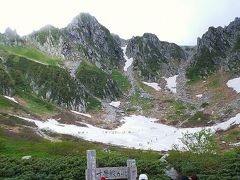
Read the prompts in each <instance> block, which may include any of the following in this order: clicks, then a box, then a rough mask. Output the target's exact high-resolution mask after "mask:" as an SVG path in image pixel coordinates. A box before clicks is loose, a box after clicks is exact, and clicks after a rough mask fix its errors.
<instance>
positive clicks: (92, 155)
mask: <svg viewBox="0 0 240 180" xmlns="http://www.w3.org/2000/svg"><path fill="white" fill-rule="evenodd" d="M85 174H86V180H96V150H87V169H86V172H85Z"/></svg>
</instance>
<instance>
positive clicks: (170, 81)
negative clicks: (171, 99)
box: [163, 75, 178, 94]
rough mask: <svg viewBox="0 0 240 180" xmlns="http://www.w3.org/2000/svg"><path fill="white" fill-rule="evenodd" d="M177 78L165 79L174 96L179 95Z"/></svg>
mask: <svg viewBox="0 0 240 180" xmlns="http://www.w3.org/2000/svg"><path fill="white" fill-rule="evenodd" d="M177 77H178V75H175V76H171V77H169V78H165V77H163V78H164V79H165V80H166V81H167V85H166V87H167V88H168V89H169V90H170V91H171V92H172V93H174V94H175V93H177Z"/></svg>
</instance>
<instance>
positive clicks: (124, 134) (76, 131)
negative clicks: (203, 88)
mask: <svg viewBox="0 0 240 180" xmlns="http://www.w3.org/2000/svg"><path fill="white" fill-rule="evenodd" d="M19 118H22V119H24V120H26V121H30V122H34V123H35V124H36V125H37V126H38V128H39V129H40V130H42V129H44V130H49V131H52V132H56V133H60V134H67V135H72V136H75V137H78V138H82V139H85V140H88V141H94V142H101V143H105V144H112V145H118V146H123V147H128V148H136V149H145V150H150V149H151V150H156V151H161V150H164V151H167V150H170V149H172V146H173V145H174V144H177V145H179V147H180V148H181V147H183V144H182V143H181V141H180V139H179V138H181V137H182V135H183V134H184V133H194V132H199V131H200V130H202V129H203V127H199V128H176V127H173V126H168V125H164V124H160V123H155V121H157V119H154V118H147V117H144V116H136V115H132V116H128V117H124V118H123V119H122V121H123V122H124V123H123V125H122V126H120V127H118V128H116V129H114V130H107V129H102V128H98V127H94V126H92V125H90V124H85V125H86V126H87V127H81V126H76V125H69V124H60V123H59V122H57V121H56V120H54V119H49V120H48V121H46V122H42V121H39V120H33V119H29V118H23V117H19ZM236 124H240V113H239V114H237V115H236V116H235V117H233V118H231V119H229V120H228V121H225V122H223V123H219V124H216V125H213V126H211V127H205V128H206V129H210V130H211V131H212V132H215V131H216V130H226V129H228V128H229V127H231V126H233V125H236Z"/></svg>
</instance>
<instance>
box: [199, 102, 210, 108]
mask: <svg viewBox="0 0 240 180" xmlns="http://www.w3.org/2000/svg"><path fill="white" fill-rule="evenodd" d="M208 106H209V102H204V103H202V104H201V108H205V107H208Z"/></svg>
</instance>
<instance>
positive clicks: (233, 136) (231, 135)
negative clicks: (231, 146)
mask: <svg viewBox="0 0 240 180" xmlns="http://www.w3.org/2000/svg"><path fill="white" fill-rule="evenodd" d="M223 140H224V141H226V142H231V143H234V142H237V141H239V140H240V131H239V129H233V130H230V131H229V132H228V133H227V134H225V135H224V136H223Z"/></svg>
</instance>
